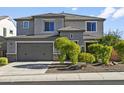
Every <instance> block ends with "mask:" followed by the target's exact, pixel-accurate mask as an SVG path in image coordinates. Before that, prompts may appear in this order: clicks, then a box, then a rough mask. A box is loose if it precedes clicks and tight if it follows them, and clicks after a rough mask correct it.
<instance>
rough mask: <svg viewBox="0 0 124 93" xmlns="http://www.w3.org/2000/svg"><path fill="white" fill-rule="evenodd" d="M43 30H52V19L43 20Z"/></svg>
mask: <svg viewBox="0 0 124 93" xmlns="http://www.w3.org/2000/svg"><path fill="white" fill-rule="evenodd" d="M44 24H45V26H44V27H45V29H44V30H45V31H54V22H53V21H45V23H44Z"/></svg>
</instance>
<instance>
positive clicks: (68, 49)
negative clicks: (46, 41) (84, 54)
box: [55, 37, 80, 64]
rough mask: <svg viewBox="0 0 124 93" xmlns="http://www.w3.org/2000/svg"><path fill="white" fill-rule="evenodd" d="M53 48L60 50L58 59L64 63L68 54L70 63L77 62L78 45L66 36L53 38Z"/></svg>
mask: <svg viewBox="0 0 124 93" xmlns="http://www.w3.org/2000/svg"><path fill="white" fill-rule="evenodd" d="M55 48H56V49H57V50H59V51H60V55H59V60H60V62H61V63H64V61H65V60H66V57H67V56H68V57H69V59H70V61H71V62H72V64H77V63H78V54H79V53H80V46H79V45H78V44H76V43H75V42H73V41H71V40H69V39H68V38H66V37H59V38H57V39H56V40H55Z"/></svg>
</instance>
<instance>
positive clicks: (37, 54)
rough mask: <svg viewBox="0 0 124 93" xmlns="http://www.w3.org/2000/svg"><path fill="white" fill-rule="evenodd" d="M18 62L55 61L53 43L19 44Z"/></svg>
mask: <svg viewBox="0 0 124 93" xmlns="http://www.w3.org/2000/svg"><path fill="white" fill-rule="evenodd" d="M17 60H18V61H41V60H44V61H47V60H53V43H18V44H17Z"/></svg>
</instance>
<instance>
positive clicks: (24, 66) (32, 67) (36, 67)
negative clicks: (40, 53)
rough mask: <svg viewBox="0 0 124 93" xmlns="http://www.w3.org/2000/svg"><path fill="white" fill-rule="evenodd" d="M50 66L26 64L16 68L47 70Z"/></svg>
mask: <svg viewBox="0 0 124 93" xmlns="http://www.w3.org/2000/svg"><path fill="white" fill-rule="evenodd" d="M48 65H49V64H24V65H15V66H13V67H16V68H27V69H46V68H48Z"/></svg>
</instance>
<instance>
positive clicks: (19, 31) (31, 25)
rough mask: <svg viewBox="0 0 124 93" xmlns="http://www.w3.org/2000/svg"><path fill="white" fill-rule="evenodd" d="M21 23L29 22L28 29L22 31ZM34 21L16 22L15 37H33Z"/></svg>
mask: <svg viewBox="0 0 124 93" xmlns="http://www.w3.org/2000/svg"><path fill="white" fill-rule="evenodd" d="M23 21H29V29H23ZM33 34H34V21H33V20H18V21H17V35H33Z"/></svg>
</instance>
